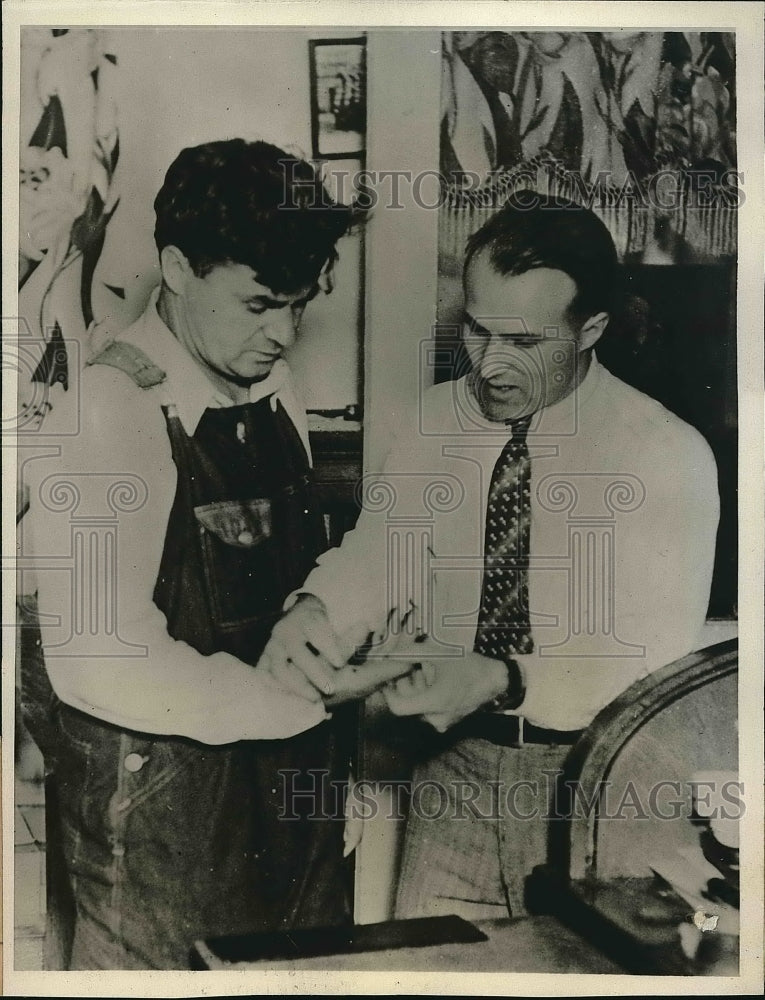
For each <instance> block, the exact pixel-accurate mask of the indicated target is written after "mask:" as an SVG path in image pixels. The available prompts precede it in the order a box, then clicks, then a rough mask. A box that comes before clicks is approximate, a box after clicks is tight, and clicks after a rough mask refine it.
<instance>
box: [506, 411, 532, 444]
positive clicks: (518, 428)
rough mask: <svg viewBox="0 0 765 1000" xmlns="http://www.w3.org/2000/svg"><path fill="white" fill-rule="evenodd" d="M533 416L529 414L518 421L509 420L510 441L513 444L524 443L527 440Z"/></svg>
mask: <svg viewBox="0 0 765 1000" xmlns="http://www.w3.org/2000/svg"><path fill="white" fill-rule="evenodd" d="M531 417H532V414H531V413H529V414H528V415H527V416H525V417H520V418H519V419H518V420H508V421H507V426H508V427H509V428H510V432H511V437H510V441H513V442H523V441H525V440H526V436H527V434H528V433H529V427H530V426H531Z"/></svg>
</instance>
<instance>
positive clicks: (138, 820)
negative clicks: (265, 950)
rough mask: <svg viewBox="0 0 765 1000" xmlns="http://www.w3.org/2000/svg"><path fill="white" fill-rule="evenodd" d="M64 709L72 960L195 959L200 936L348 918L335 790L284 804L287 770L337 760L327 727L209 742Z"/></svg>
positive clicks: (61, 773)
mask: <svg viewBox="0 0 765 1000" xmlns="http://www.w3.org/2000/svg"><path fill="white" fill-rule="evenodd" d="M55 714H56V720H57V724H58V727H59V740H58V747H59V749H58V750H57V752H56V761H55V767H54V768H53V769H52V775H51V779H49V780H51V781H52V782H53V783H54V784H55V791H56V798H57V800H58V806H59V814H60V815H59V820H60V822H59V829H60V835H61V848H62V850H61V852H60V853H61V856H62V858H63V863H64V865H65V867H66V872H67V875H68V879H69V881H70V885H71V890H72V896H73V898H74V900H75V907H76V911H75V923H74V932H73V942H72V948H71V959H70V962H69V968H70V969H78V970H82V969H120V970H121V969H186V968H188V967H189V965H188V956H189V951H190V948H191V946H192V945H193V943H194V941H195V940H197V939H200V938H209V937H217V936H220V935H224V934H237V933H247V932H253V931H264V930H279V929H287V928H293V927H306V926H314V925H320V924H339V923H343V922H345V921H347V920H349V919H350V877H349V876H350V870H349V867H348V863H347V862H346V861H344V860H343V857H342V846H343V845H342V836H343V824H342V822H341V821H340V820H339V819H338V818H334V819H333V818H331V817H332V816H333V815H334V816H335V817H337V813H338V809H339V812H340V815H342V804H341V803H340V804H338V803H337V801H335V799H336V789H334V788H331V787H330V785H329V783H328V782H327V783H326V791H327V799H326V801H323V802H320V801H317V800H316V799H315V798H314V799H313V800H312V799H311V797H310V796H305V797H304V798H300V797H295V799H294V801H291V802H289V803H288V804H287V806H288V808H287V809H286V810H285V801H284V782H283V780H282V777H281V772H282V771H286V772H288V773H289V774H290V775H291V777H290V779H289V780H290V782H291V784H292V785H294V784H295V782H296V779H295V777H294V772H298V774H299V775H301V776H304V775H305V774H306V772H307V769H308V768H310V767H311V766H314V767H319V766H321V767H324V766H326V762H327V761H331V760H332V758H333V743H334V736H333V733H332V729H331V725H329V724H327V723H324V724H322V725H321V726H319V727H316V728H315V729H314V730H310V731H308V732H307V733H304V734H301V735H300V736H298V737H295V738H293V739H289V740H274V741H258V742H257V743H255V742H244V741H243V742H240V743H236V744H231V745H228V746H225V747H217V746H216V747H212V746H206V745H202V744H197V743H194V742H192V741H190V740H181V739H175V738H165V737H160V738H157V737H153V736H149V735H147V734H140V733H132V732H128V731H126V730H122V729H119V728H117V727H112V726H109V725H108V724H106V723H102V722H100V721H98V720H95V719H93V718H91V717H89V716H86V715H85V714H83V713H81V712H79V711H77V710H76V709H73V708H70V707H68V706H66V705H63V704H61V703H59V705H58V706H57V709H56V713H55ZM310 761H313V762H314V764H313V765H311V764H310ZM317 761H318V762H320V764H317V763H316V762H317ZM339 773H341V772H340V770H339V769H338V774H339ZM345 773H346V775H347V771H346V772H345ZM312 787H315V788H319V794H323V792H322V788H323V787H324V786H323V785H322V784H317V783H316V782H314V783H313V786H312ZM330 793H331V795H330Z"/></svg>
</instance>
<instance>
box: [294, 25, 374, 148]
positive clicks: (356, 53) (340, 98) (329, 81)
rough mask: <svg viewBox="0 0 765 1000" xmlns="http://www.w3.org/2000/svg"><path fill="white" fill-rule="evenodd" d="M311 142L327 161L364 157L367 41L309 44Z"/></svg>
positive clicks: (325, 40)
mask: <svg viewBox="0 0 765 1000" xmlns="http://www.w3.org/2000/svg"><path fill="white" fill-rule="evenodd" d="M308 45H309V57H310V78H311V142H312V146H313V155H314V156H315V157H321V158H323V159H325V160H337V159H346V158H348V157H363V155H364V146H365V139H366V119H367V91H366V69H367V68H366V39H365V38H363V37H360V38H342V39H329V38H327V39H320V40H312V41H309V43H308Z"/></svg>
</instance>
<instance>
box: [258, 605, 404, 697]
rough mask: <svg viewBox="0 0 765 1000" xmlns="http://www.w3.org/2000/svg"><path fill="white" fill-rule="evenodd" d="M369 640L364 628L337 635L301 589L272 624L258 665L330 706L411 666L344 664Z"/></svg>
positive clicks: (289, 687) (363, 694) (399, 663)
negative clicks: (292, 602) (286, 609)
mask: <svg viewBox="0 0 765 1000" xmlns="http://www.w3.org/2000/svg"><path fill="white" fill-rule="evenodd" d="M366 639H367V632H366V629H364V630H363V634H362V632H351V633H349V634H348V635H344V636H338V635H337V634H336V633H335V631H334V629H333V628H332V625H331V624H330V621H329V618H328V617H327V611H326V608H325V607H324V604H323V602H322V601H321V600H319V598H318V597H315V596H314V595H313V594H303V595H302V596H301V597H300V598H299V599H298V601H297V602H296V603H295V604H294V605H293V607H292V608H290V610H289V611H288V612H287V613H286V614H285V616H284V617H283V618H282V619H281V620H280V621H278V622H277V623H276V625H275V626H274V628H273V631H272V633H271V638H270V639H269V640H268V644H267V645H266V648H265V649H264V650H263V655H262V656H261V658H260V660H259V661H258V665H257V667H256V669H257V670H262V671H265V672H267V673H269V674H271V676H272V677H273V678H274V679H275V680H276V681H277V682H278V683H279V684H281V685H282V687H285V688H287V690H289V691H292V692H293V693H294V694H297V695H300V696H301V697H303V698H308V699H309V700H310V701H319V700H320V699H322V698H323V699H324V703H325V704H326V705H327V707H328V708H333V707H335V706H336V705H340V704H342V703H343V702H346V701H352V700H355V699H359V698H366V697H367V695H369V694H371V693H372V692H373V691H376V690H377V689H378V688H379V687H381V686H382V685H383V684H385V683H386V682H387V681H390V680H391V679H393V678H396V677H401V675H402V674H404V673H406V672H407V671H409V670H411V667H410V665H409V663H407V662H405V661H402V660H389V659H385V658H383V659H378V660H375V661H373V662H370V663H365V664H363V665H361V666H346V664H347V662H348V660H349V659H350V658H351V656H353V654H354V652H355V651H356V649H357V647H359V646H360V645H361V644H362V643H363V642H364V641H365V640H366Z"/></svg>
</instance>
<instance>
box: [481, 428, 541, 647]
mask: <svg viewBox="0 0 765 1000" xmlns="http://www.w3.org/2000/svg"><path fill="white" fill-rule="evenodd" d="M530 419H531V418H530V417H527V418H525V419H524V420H519V421H516V422H514V423H513V424H512V433H513V436H512V438H511V439H510V440H509V441H508V442H507V444H506V445H505V447H504V448H503V449H502V453H501V454H500V456H499V458H498V459H497V463H496V465H495V466H494V472H493V473H492V477H491V485H490V486H489V499H488V503H487V508H486V537H485V541H484V569H483V586H482V589H481V610H480V613H479V616H478V627H477V629H476V637H475V645H474V649H475V651H476V652H477V653H482V654H483V655H484V656H490V657H492V658H493V659H497V660H507V659H510V658H512V657H513V656H515V655H516V654H517V653H530V652H531V650H532V649H533V648H534V640H533V639H532V637H531V624H530V621H529V583H528V563H529V536H530V531H531V493H530V480H531V460H530V458H529V449H528V446H527V444H526V434H527V432H528V429H529V423H530Z"/></svg>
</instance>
